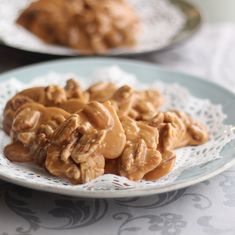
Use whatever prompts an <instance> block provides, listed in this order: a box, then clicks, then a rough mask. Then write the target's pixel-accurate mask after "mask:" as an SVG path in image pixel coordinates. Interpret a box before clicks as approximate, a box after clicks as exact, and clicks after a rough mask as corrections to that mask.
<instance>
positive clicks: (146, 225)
mask: <svg viewBox="0 0 235 235" xmlns="http://www.w3.org/2000/svg"><path fill="white" fill-rule="evenodd" d="M0 53H1V54H2V53H5V56H4V60H3V59H1V58H0V62H3V63H1V64H0V70H1V71H4V70H6V69H9V68H13V67H16V66H19V65H21V64H22V63H24V61H25V64H27V63H29V62H30V61H31V60H30V57H29V54H26V55H24V56H22V55H20V56H19V55H18V57H14V58H13V57H12V55H14V54H15V52H14V51H12V50H9V49H6V48H3V47H0ZM19 58H20V60H19ZM137 59H144V60H146V61H152V62H157V63H159V64H163V65H167V66H171V67H173V68H175V69H178V70H182V71H186V72H189V73H193V74H197V75H200V76H203V77H205V78H207V79H210V80H213V81H215V82H217V83H219V84H221V85H223V86H225V87H227V88H229V89H232V90H233V91H235V25H232V24H221V25H207V26H205V27H204V28H203V29H202V30H201V31H200V33H199V34H198V35H197V36H195V37H194V38H193V39H192V40H191V41H189V42H187V43H186V44H185V45H184V46H181V47H178V48H176V49H174V50H171V51H168V52H165V53H163V54H153V55H148V56H144V57H138V58H137ZM33 60H35V56H34V59H33ZM34 234H35V235H44V234H49V235H51V234H57V235H60V234H71V235H73V234H81V235H82V234H89V235H93V234H102V235H119V234H120V235H124V234H125V235H127V234H130V235H132V234H135V235H136V234H146V235H148V234H162V235H178V234H180V235H181V234H182V235H184V234H185V235H194V234H211V235H217V234H228V235H230V234H231V235H232V234H233V235H234V234H235V168H232V169H230V170H228V171H226V172H224V173H222V174H220V175H218V176H216V177H214V178H213V179H211V180H207V181H205V182H203V183H200V184H198V185H195V186H192V187H189V188H187V189H182V190H178V191H174V192H170V193H164V194H161V195H155V196H150V197H142V198H126V199H108V200H107V199H80V198H71V197H66V196H61V195H55V194H50V193H44V192H38V191H34V190H30V189H25V188H22V187H17V186H15V185H12V184H9V183H6V182H3V181H0V235H34Z"/></svg>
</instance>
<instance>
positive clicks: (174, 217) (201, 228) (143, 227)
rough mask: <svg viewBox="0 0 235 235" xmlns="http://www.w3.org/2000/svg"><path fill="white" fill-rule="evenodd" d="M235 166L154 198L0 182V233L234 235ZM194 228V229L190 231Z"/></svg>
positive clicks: (23, 234)
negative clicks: (93, 195)
mask: <svg viewBox="0 0 235 235" xmlns="http://www.w3.org/2000/svg"><path fill="white" fill-rule="evenodd" d="M234 215H235V168H233V169H231V170H229V171H227V172H225V173H223V174H221V175H219V176H217V177H215V178H214V179H212V180H209V181H205V182H204V183H201V184H199V185H196V186H193V187H190V188H187V189H183V190H179V191H174V192H170V193H165V194H161V195H157V196H150V197H143V198H128V199H126V198H125V199H109V200H106V199H89V200H87V199H79V198H70V197H65V196H60V195H54V194H49V193H43V192H38V191H33V190H30V189H24V188H21V187H17V186H14V185H11V184H8V183H4V182H2V181H1V182H0V216H1V217H0V218H1V219H0V234H1V235H8V234H9V235H11V234H12V235H13V234H14V235H31V234H32V235H33V234H38V235H39V234H40V235H41V234H42V235H43V234H64V233H69V234H104V235H106V234H107V235H116V234H118V235H119V234H120V235H123V234H130V235H131V234H162V235H178V234H209V235H210V234H235V223H234ZM192 229H193V230H192Z"/></svg>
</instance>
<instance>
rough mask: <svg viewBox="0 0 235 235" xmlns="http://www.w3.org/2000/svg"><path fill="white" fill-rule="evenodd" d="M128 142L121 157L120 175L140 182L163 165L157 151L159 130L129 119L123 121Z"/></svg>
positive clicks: (124, 118) (125, 118)
mask: <svg viewBox="0 0 235 235" xmlns="http://www.w3.org/2000/svg"><path fill="white" fill-rule="evenodd" d="M121 122H122V125H123V128H124V130H125V134H126V137H127V142H126V146H125V149H124V151H123V153H122V155H121V157H120V162H121V165H120V175H122V176H126V177H127V178H128V179H131V180H140V179H142V178H143V177H144V175H145V174H146V173H148V172H150V171H151V170H153V169H154V168H156V167H157V166H158V165H159V164H160V163H161V160H162V158H161V154H160V152H159V151H157V144H158V143H157V141H158V130H157V128H153V127H151V126H149V125H147V124H145V123H139V122H136V121H135V120H133V119H131V118H129V117H123V118H122V119H121Z"/></svg>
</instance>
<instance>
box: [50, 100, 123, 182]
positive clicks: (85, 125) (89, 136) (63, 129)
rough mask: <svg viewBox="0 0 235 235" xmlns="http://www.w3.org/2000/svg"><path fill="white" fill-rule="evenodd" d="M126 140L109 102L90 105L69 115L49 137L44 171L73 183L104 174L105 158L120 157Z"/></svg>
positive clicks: (94, 102)
mask: <svg viewBox="0 0 235 235" xmlns="http://www.w3.org/2000/svg"><path fill="white" fill-rule="evenodd" d="M125 143H126V136H125V134H124V130H123V128H122V125H121V123H120V121H119V119H118V116H117V114H116V111H115V109H114V108H113V106H112V105H111V103H110V102H108V101H106V102H105V103H103V104H102V103H98V102H96V101H93V102H91V103H89V104H87V105H86V106H85V107H84V109H83V110H82V111H80V112H78V113H76V114H72V115H71V116H70V117H69V118H68V119H67V120H66V121H65V122H64V123H63V124H62V125H61V126H60V127H59V128H57V129H56V131H55V132H54V133H53V136H52V140H51V146H50V147H49V149H48V152H47V158H46V168H47V169H48V171H49V172H50V173H51V174H53V175H56V176H59V177H63V178H67V179H69V180H70V181H71V182H73V183H86V182H89V181H90V180H92V179H95V178H96V177H98V176H100V175H103V174H104V166H105V158H108V159H114V158H117V157H118V156H120V154H121V153H122V151H123V149H124V146H125Z"/></svg>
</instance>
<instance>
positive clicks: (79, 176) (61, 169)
mask: <svg viewBox="0 0 235 235" xmlns="http://www.w3.org/2000/svg"><path fill="white" fill-rule="evenodd" d="M162 102H163V99H162V97H161V95H160V94H159V92H158V91H155V90H143V91H136V90H134V89H133V88H131V87H130V86H127V85H125V86H122V87H117V86H116V85H114V84H113V83H110V82H100V83H96V84H94V85H92V86H90V87H89V88H88V89H87V90H85V91H83V90H82V89H81V87H80V85H79V84H78V83H77V82H76V81H75V80H73V79H70V80H68V81H67V83H66V86H65V87H64V88H62V87H59V86H56V85H50V86H47V87H33V88H29V89H26V90H23V91H21V92H19V93H18V94H16V95H15V96H14V97H13V98H12V99H10V100H9V101H8V102H7V104H6V106H5V109H4V119H3V127H4V130H5V132H6V133H8V134H10V136H11V139H12V143H11V144H9V145H7V146H6V147H5V149H4V154H5V156H6V157H7V158H8V159H9V160H11V161H16V162H29V161H34V162H36V163H37V164H40V165H43V166H45V168H46V169H47V170H48V171H49V172H50V173H51V174H52V175H55V176H58V177H61V178H66V179H68V180H70V181H71V182H72V183H74V184H81V183H87V182H89V181H91V180H93V179H95V178H97V177H99V176H101V175H103V174H108V173H109V174H116V175H121V176H125V177H127V178H128V179H130V180H141V179H146V180H156V179H158V178H160V177H162V176H164V175H166V174H167V173H169V172H170V171H171V170H172V168H173V167H174V164H175V160H176V154H175V149H176V148H179V147H184V146H189V145H200V144H203V143H205V142H207V141H208V138H209V136H208V130H207V128H206V127H205V126H204V125H203V124H201V123H199V122H197V121H195V120H193V119H192V118H191V117H190V116H189V115H188V114H185V113H183V112H179V111H176V110H170V111H168V112H159V111H158V110H159V107H160V106H161V104H162Z"/></svg>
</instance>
